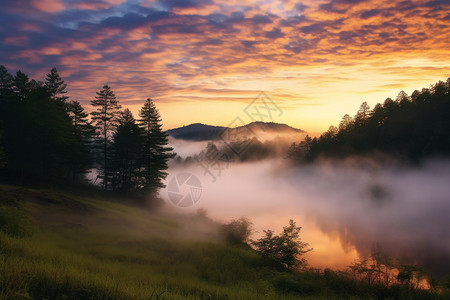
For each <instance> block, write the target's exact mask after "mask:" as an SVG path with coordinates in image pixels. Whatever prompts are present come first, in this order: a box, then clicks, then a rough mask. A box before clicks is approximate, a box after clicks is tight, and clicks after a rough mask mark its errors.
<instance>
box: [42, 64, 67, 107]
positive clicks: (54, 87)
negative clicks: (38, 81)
mask: <svg viewBox="0 0 450 300" xmlns="http://www.w3.org/2000/svg"><path fill="white" fill-rule="evenodd" d="M45 87H46V88H47V91H48V92H49V93H50V96H51V98H52V100H54V101H61V102H62V103H65V102H66V100H67V99H68V98H69V97H67V96H66V95H65V94H67V90H66V88H67V84H65V83H64V80H63V79H62V78H61V76H59V73H58V70H56V68H52V69H51V70H50V73H47V76H46V78H45Z"/></svg>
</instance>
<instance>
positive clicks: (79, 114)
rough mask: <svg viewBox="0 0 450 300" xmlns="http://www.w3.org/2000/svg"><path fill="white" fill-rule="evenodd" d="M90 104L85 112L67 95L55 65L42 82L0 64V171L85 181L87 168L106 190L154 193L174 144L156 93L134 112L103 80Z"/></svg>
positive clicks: (21, 178)
mask: <svg viewBox="0 0 450 300" xmlns="http://www.w3.org/2000/svg"><path fill="white" fill-rule="evenodd" d="M93 98H94V97H93ZM91 105H92V107H93V111H92V112H91V113H90V114H88V113H87V112H86V111H85V109H84V108H83V106H82V105H81V104H80V102H78V101H76V100H69V97H68V96H67V85H66V84H65V82H64V80H63V79H62V78H61V77H60V75H59V74H58V71H57V70H56V68H53V69H52V70H51V71H50V72H49V73H48V74H47V75H46V78H45V82H41V81H37V80H35V79H31V80H30V79H29V77H28V76H27V75H26V74H25V73H23V72H21V71H18V72H17V73H16V74H15V75H14V76H13V75H12V74H10V73H9V72H8V70H7V69H6V68H5V67H4V66H0V176H1V177H2V178H3V179H4V180H6V179H8V180H9V181H16V182H24V183H26V182H33V183H35V182H51V183H62V184H68V183H70V184H81V183H86V182H87V180H86V174H88V173H89V174H90V176H91V177H94V178H93V179H94V181H95V182H96V183H100V184H101V186H102V188H103V189H104V190H110V191H117V192H123V193H129V194H135V195H141V196H142V195H148V194H149V193H150V194H155V193H156V192H157V191H158V189H159V188H161V187H163V183H162V180H163V179H164V178H165V177H166V176H167V173H166V172H165V170H166V169H167V161H168V159H169V158H171V157H172V156H173V154H172V153H171V151H172V150H173V149H172V148H170V147H167V144H168V141H167V135H166V134H165V133H164V132H163V131H162V129H161V126H162V125H161V117H160V114H159V112H158V110H157V108H156V106H155V104H154V103H153V101H152V100H151V99H150V98H148V99H147V100H146V101H145V103H144V106H143V107H142V109H141V110H140V111H139V119H137V120H136V119H135V118H134V117H133V115H132V113H131V111H130V110H129V109H124V110H121V106H120V104H119V102H118V100H117V99H116V96H115V95H114V92H113V91H112V90H111V88H110V87H109V86H108V85H105V86H103V88H102V89H101V90H100V91H98V92H97V93H96V95H95V98H94V99H93V100H92V101H91ZM89 115H90V118H89ZM93 174H94V175H93Z"/></svg>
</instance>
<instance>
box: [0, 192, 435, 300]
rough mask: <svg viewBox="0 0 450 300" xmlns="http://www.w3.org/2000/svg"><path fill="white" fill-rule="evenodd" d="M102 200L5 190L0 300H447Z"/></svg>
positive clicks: (190, 221) (202, 220)
mask: <svg viewBox="0 0 450 300" xmlns="http://www.w3.org/2000/svg"><path fill="white" fill-rule="evenodd" d="M101 198H102V199H103V200H102V199H95V198H92V197H87V196H86V195H84V196H81V195H79V194H73V193H67V192H63V191H58V190H53V189H47V190H45V189H44V190H43V189H40V190H37V189H30V188H23V187H15V186H4V185H0V299H299V298H308V299H342V298H348V297H350V296H352V297H353V298H354V299H367V298H373V297H375V298H376V297H378V296H380V295H385V296H389V295H390V296H392V297H393V298H398V296H399V295H400V294H399V293H403V292H407V293H406V295H407V296H406V297H403V299H444V298H442V297H441V296H439V295H436V294H431V293H430V292H428V291H423V290H406V289H403V288H402V287H398V286H397V287H395V286H394V287H391V288H386V287H380V286H371V285H367V284H365V283H362V282H360V283H358V282H354V281H351V280H349V279H346V278H345V277H342V275H339V274H340V273H338V272H333V271H331V270H327V271H325V272H320V271H318V270H311V271H305V272H299V273H294V272H291V271H287V270H285V269H283V268H280V267H279V266H277V265H274V264H273V263H271V262H269V261H267V260H264V259H263V258H262V257H260V256H259V255H258V254H257V253H256V252H255V251H254V250H252V249H251V248H249V247H248V246H243V245H229V244H226V243H224V242H223V241H222V238H221V235H220V234H219V230H218V228H219V227H218V226H219V224H217V223H215V222H213V221H212V220H210V219H208V218H207V217H206V216H205V215H204V214H196V215H176V214H170V213H163V212H150V211H147V210H142V209H139V208H137V207H133V206H128V205H124V204H120V203H118V202H111V201H105V197H104V196H102V197H101ZM116 200H117V199H116ZM350 287H351V288H350ZM405 288H406V287H405Z"/></svg>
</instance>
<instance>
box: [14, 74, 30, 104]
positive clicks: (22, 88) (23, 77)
mask: <svg viewBox="0 0 450 300" xmlns="http://www.w3.org/2000/svg"><path fill="white" fill-rule="evenodd" d="M13 84H14V85H13V91H14V93H15V94H16V96H17V98H18V99H19V100H20V101H23V100H25V98H26V97H27V96H28V94H29V93H30V91H31V89H30V82H29V80H28V75H27V74H25V73H23V72H22V71H20V70H19V71H17V73H16V76H15V77H14V80H13Z"/></svg>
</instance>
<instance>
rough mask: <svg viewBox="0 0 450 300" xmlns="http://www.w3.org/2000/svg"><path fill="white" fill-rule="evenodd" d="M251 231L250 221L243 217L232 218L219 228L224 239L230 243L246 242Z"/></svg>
mask: <svg viewBox="0 0 450 300" xmlns="http://www.w3.org/2000/svg"><path fill="white" fill-rule="evenodd" d="M252 231H253V230H252V222H251V221H250V220H249V219H248V218H245V217H242V218H240V219H232V220H231V221H229V222H228V223H226V224H223V225H222V228H221V232H222V234H223V235H224V237H225V239H226V241H227V242H229V243H231V244H247V243H248V242H249V238H250V235H251V234H252Z"/></svg>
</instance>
